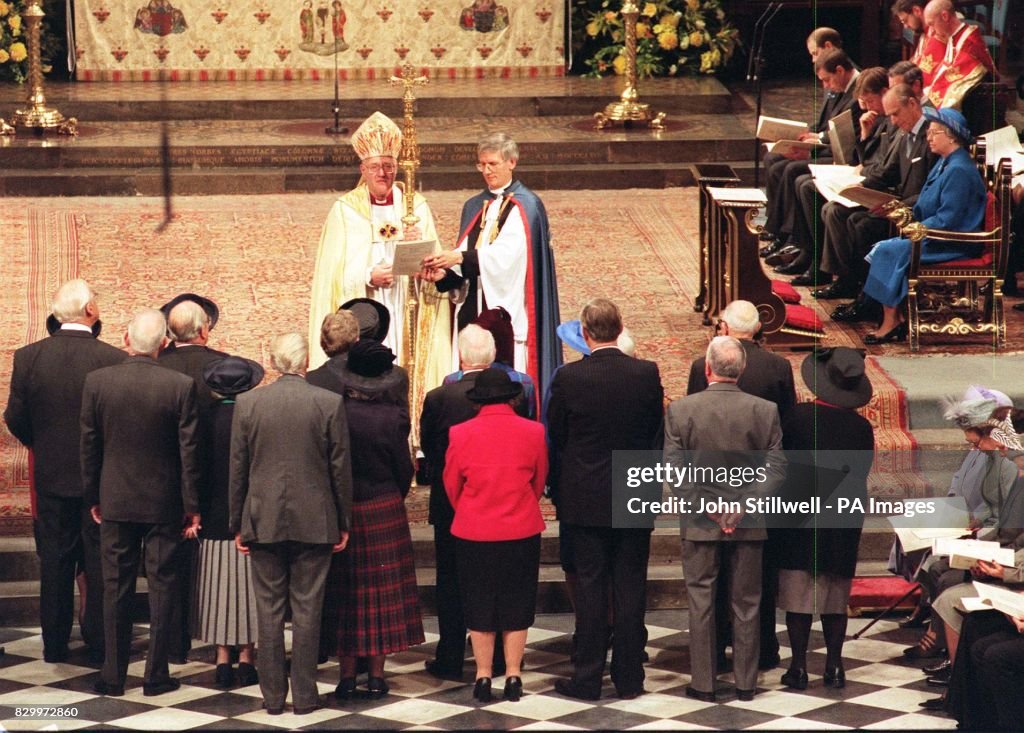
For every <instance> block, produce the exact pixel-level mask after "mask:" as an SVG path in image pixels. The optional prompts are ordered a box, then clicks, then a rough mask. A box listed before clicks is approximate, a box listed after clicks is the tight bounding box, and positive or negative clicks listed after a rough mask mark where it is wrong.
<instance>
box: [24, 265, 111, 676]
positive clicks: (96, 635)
mask: <svg viewBox="0 0 1024 733" xmlns="http://www.w3.org/2000/svg"><path fill="white" fill-rule="evenodd" d="M52 310H53V318H54V319H55V320H56V322H57V323H58V330H56V331H54V333H53V335H52V336H50V337H49V338H45V339H43V340H42V341H36V342H35V343H33V344H29V345H28V346H24V347H22V348H20V349H18V350H17V351H16V352H14V370H13V372H12V374H11V395H10V398H9V399H8V401H7V409H6V410H5V411H4V420H5V421H6V423H7V427H8V428H10V431H11V434H13V435H14V437H16V438H17V439H18V440H20V441H21V442H22V443H23V444H24V445H25V447H26V448H28V449H29V450H31V451H32V452H33V456H34V465H33V476H32V479H33V484H34V487H35V492H36V519H35V521H34V522H33V529H34V534H35V538H36V553H37V554H38V555H39V564H40V577H39V624H40V626H42V629H43V658H44V659H45V660H46V661H47V662H63V661H64V660H66V659H67V657H68V638H69V637H70V635H71V623H72V619H73V618H74V606H75V573H76V571H77V570H78V569H79V564H81V566H82V567H83V568H84V570H85V589H86V595H85V597H84V598H82V599H81V601H80V602H81V603H82V604H83V605H84V606H85V614H84V617H83V619H82V623H81V631H82V638H83V639H84V640H85V643H86V645H87V646H88V647H89V657H90V659H91V660H92V661H93V662H99V661H101V660H102V659H103V573H102V571H101V570H100V530H99V527H98V526H96V524H95V522H93V521H92V518H91V517H90V516H89V506H88V505H86V504H84V503H83V501H82V468H81V460H80V457H79V441H80V439H81V430H80V428H79V417H80V415H81V413H82V385H84V384H85V376H86V375H87V374H88V373H89V372H91V371H93V370H95V369H100V368H102V367H106V366H112V365H113V364H117V363H119V362H121V361H124V359H125V358H126V357H127V356H128V355H127V354H126V353H125V352H123V351H121V350H120V349H116V348H114V347H113V346H111V345H109V344H106V343H103V342H102V341H98V340H97V339H96V338H95V337H94V336H93V333H92V327H93V326H94V325H95V324H97V323H99V317H100V311H99V306H98V305H97V304H96V295H95V293H94V292H93V291H92V289H91V288H90V287H89V285H88V283H86V282H85V280H70V281H68V282H66V283H64V284H63V285H62V286H61V287H60V289H59V290H58V291H57V294H56V296H54V299H53V309H52Z"/></svg>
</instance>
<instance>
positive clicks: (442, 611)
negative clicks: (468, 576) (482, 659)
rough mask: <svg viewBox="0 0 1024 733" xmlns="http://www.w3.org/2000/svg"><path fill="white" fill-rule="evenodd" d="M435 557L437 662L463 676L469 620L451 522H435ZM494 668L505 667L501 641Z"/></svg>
mask: <svg viewBox="0 0 1024 733" xmlns="http://www.w3.org/2000/svg"><path fill="white" fill-rule="evenodd" d="M433 526H434V557H435V560H436V564H437V582H436V600H437V631H438V634H439V636H440V638H439V639H438V640H437V649H436V650H435V652H434V658H435V659H436V660H437V664H438V666H439V667H440V668H441V670H442V671H444V672H446V673H450V674H454V675H459V674H462V667H463V664H464V662H465V660H466V620H465V617H464V615H463V612H462V591H461V590H460V586H459V573H458V565H457V563H456V559H455V544H456V541H455V538H454V537H452V523H451V520H450V519H449V520H447V521H445V520H441V521H435V522H434V525H433ZM492 665H493V666H494V667H496V668H498V669H501V668H502V667H503V666H504V665H505V649H504V647H503V646H502V644H501V642H500V640H499V641H498V642H497V643H495V645H494V658H493V661H492Z"/></svg>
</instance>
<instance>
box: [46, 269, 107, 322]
mask: <svg viewBox="0 0 1024 733" xmlns="http://www.w3.org/2000/svg"><path fill="white" fill-rule="evenodd" d="M95 297H96V293H95V292H94V291H93V289H92V288H91V287H89V283H87V282H86V281H85V280H82V279H81V278H78V279H76V280H68V281H67V282H66V283H64V284H63V285H61V286H60V288H58V289H57V293H56V295H54V296H53V303H52V304H51V305H50V310H51V311H52V312H53V317H54V318H56V319H57V320H58V321H60V322H61V323H70V322H71V321H77V320H78V319H79V318H85V307H86V306H87V305H89V303H90V302H92V300H93V299H94V298H95Z"/></svg>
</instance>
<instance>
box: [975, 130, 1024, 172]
mask: <svg viewBox="0 0 1024 733" xmlns="http://www.w3.org/2000/svg"><path fill="white" fill-rule="evenodd" d="M980 137H981V139H982V140H984V141H985V165H996V164H997V163H998V162H999V161H1000V160H1002V159H1003V158H1013V156H1014V154H1015V153H1024V148H1021V145H1020V138H1019V137H1018V136H1017V129H1016V128H1015V127H1014V126H1013V125H1007V126H1006V127H1000V128H999V129H998V130H993V131H992V132H986V133H985V134H984V135H981V136H980ZM1016 171H1017V168H1016V167H1014V172H1016Z"/></svg>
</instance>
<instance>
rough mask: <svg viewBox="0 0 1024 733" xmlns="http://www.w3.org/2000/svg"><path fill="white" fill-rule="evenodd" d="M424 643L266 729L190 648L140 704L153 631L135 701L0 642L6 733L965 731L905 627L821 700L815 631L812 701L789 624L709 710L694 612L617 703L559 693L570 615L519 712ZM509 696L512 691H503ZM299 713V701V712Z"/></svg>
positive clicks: (853, 625)
mask: <svg viewBox="0 0 1024 733" xmlns="http://www.w3.org/2000/svg"><path fill="white" fill-rule="evenodd" d="M868 620H869V619H851V621H850V629H849V633H850V634H853V633H856V632H857V631H858V630H859V629H861V628H863V627H864V626H865V625H866V624H867V623H868ZM427 626H428V629H429V631H428V633H427V642H426V643H425V644H423V645H421V646H419V647H416V648H415V649H412V650H409V651H408V652H406V653H403V654H398V655H394V656H392V657H389V659H388V663H387V668H386V675H387V678H388V682H389V684H390V686H391V694H390V695H388V696H386V697H384V698H383V699H380V700H374V701H370V700H353V701H349V702H346V703H344V704H339V703H337V702H335V701H334V699H333V696H332V695H331V694H330V693H331V692H333V690H334V686H335V684H337V677H338V670H337V664H336V663H334V662H333V661H332V662H330V663H327V664H324V665H321V667H320V677H319V684H320V690H321V692H322V693H323V695H324V697H323V701H324V703H325V707H324V708H323V709H321V710H318V711H316V712H314V713H311V714H308V715H304V716H295V715H293V714H292V713H291V712H290V707H289V708H288V709H287V710H288V712H286V713H285V714H284V715H280V716H274V717H272V716H269V715H267V713H266V712H265V711H263V710H262V709H261V702H262V699H261V697H260V692H259V687H258V686H252V687H246V688H236V689H233V690H229V691H223V690H220V689H218V688H216V687H215V686H214V665H213V659H214V657H213V647H209V646H205V647H197V648H194V649H193V650H192V652H191V654H190V655H189V661H188V663H187V664H185V665H181V666H172V667H171V671H172V675H173V676H174V677H176V678H178V679H180V680H181V682H182V686H181V689H179V690H178V691H176V692H173V693H169V694H166V695H161V696H159V697H149V698H147V697H144V696H143V695H142V677H141V676H142V673H143V668H144V664H145V662H144V650H145V645H146V633H147V629H146V627H145V626H143V625H139V626H137V627H136V638H135V642H134V644H133V649H134V651H135V654H134V655H133V658H132V664H131V666H130V667H129V668H128V675H129V677H128V685H127V688H128V689H127V692H126V694H125V696H124V697H121V698H104V697H99V696H97V695H95V694H94V693H93V691H92V686H93V682H94V681H95V680H96V679H97V669H96V668H95V667H94V666H90V665H89V664H88V663H87V661H86V659H85V656H84V653H83V652H82V651H81V649H80V643H79V644H74V645H73V646H74V647H76V648H75V649H74V650H73V652H72V657H71V659H70V660H69V661H68V663H66V664H47V663H45V662H44V661H42V656H43V650H42V641H41V637H40V636H39V630H38V629H37V628H36V629H32V628H5V629H0V644H3V645H4V646H5V647H6V654H5V656H3V657H0V729H6V730H44V729H45V730H78V729H89V728H112V729H131V730H176V731H180V730H190V729H208V730H226V729H232V730H237V729H245V730H282V729H300V728H302V729H309V730H335V729H354V730H366V729H380V730H463V729H481V730H482V729H488V730H495V729H502V730H573V729H578V730H586V729H602V730H609V729H615V730H697V729H719V730H739V729H747V730H758V729H778V730H808V729H817V730H831V729H844V728H845V729H851V728H865V729H885V730H892V729H904V730H922V729H936V730H937V729H948V728H955V727H956V723H955V721H953V720H951V719H950V718H948V717H945V716H944V715H941V714H938V713H929V712H926V711H924V710H923V709H922V708H920V707H919V706H918V703H919V702H920V701H922V700H925V699H928V698H930V697H934V696H935V690H934V688H929V687H927V686H926V685H925V678H924V675H923V674H922V673H921V671H920V669H919V668H918V666H916V665H914V664H912V663H910V662H908V661H904V658H903V656H902V654H901V650H902V648H903V647H904V646H906V645H908V644H911V643H913V642H914V641H915V640H916V636H917V634H916V633H915V632H910V631H905V630H902V629H900V628H899V627H898V626H897V625H896V622H895V620H884V621H881V622H879V623H878V624H876V625H875V626H874V627H873V628H872V629H871V630H870V631H869V632H868V633H867V634H866V635H865V636H864V637H863V638H861V639H860V640H858V641H847V643H846V647H845V651H844V656H845V664H846V676H847V685H846V688H845V689H842V690H824V689H822V686H821V672H822V670H823V668H824V661H825V658H824V641H823V638H822V636H821V633H820V627H817V626H816V627H815V631H814V634H813V636H812V644H811V650H812V652H811V653H810V654H809V660H808V663H809V667H810V671H811V684H810V687H809V688H808V689H807V690H806V691H804V692H794V691H787V690H784V689H783V687H782V685H781V683H780V682H779V677H780V676H781V674H782V672H783V671H784V667H785V665H786V657H787V656H788V651H789V650H788V648H786V647H785V644H786V634H785V627H784V626H783V625H781V624H780V626H779V630H780V640H781V641H782V643H783V649H782V657H783V667H780V668H779V669H776V670H771V671H769V672H762V673H761V676H760V680H759V683H758V695H757V697H756V698H755V699H754V700H753V701H752V702H740V701H738V700H737V699H736V697H735V695H734V694H732V688H731V683H730V675H729V674H728V673H725V674H723V675H722V686H723V687H724V690H725V694H722V690H721V689H720V692H719V700H720V701H719V702H717V703H704V702H700V701H697V700H692V699H690V698H688V697H686V696H685V688H686V684H687V683H688V682H689V679H690V678H689V674H688V673H687V670H688V669H689V658H688V632H687V630H686V629H687V617H686V613H685V611H657V612H651V613H649V614H648V615H647V628H648V631H649V637H650V638H649V641H648V647H647V651H648V654H649V655H650V662H649V663H648V664H647V667H646V669H647V680H646V683H645V687H646V690H647V694H645V695H642V696H640V697H638V698H636V699H635V700H620V699H618V698H617V697H615V696H614V688H613V687H612V686H611V685H610V683H608V681H607V678H606V686H605V689H604V693H603V697H602V698H601V700H599V701H596V702H592V703H591V702H583V701H579V700H571V699H568V698H564V697H561V696H560V695H558V694H557V693H555V692H554V689H553V687H554V681H555V679H557V678H558V677H563V676H568V675H569V674H570V672H571V665H570V664H569V660H568V653H569V645H570V634H571V631H572V618H571V616H569V615H545V616H539V617H538V618H537V622H536V624H535V626H534V627H533V628H532V629H530V634H529V640H528V646H527V650H526V659H525V668H524V673H523V688H524V691H525V695H524V696H523V699H522V700H521V701H519V702H516V703H512V702H505V701H502V700H501V699H500V696H499V697H498V698H496V699H495V701H494V702H492V703H490V704H487V705H481V704H478V703H477V702H476V701H475V700H474V699H473V696H472V663H471V662H469V663H467V665H466V679H465V681H464V682H462V683H459V682H445V681H440V680H436V679H434V678H433V677H431V676H430V675H428V674H427V673H426V672H425V671H424V670H423V662H424V660H426V659H429V658H431V652H432V648H433V644H434V642H436V639H437V636H436V633H431V632H433V631H435V630H436V626H435V624H434V619H432V618H431V619H427ZM496 685H497V688H498V689H499V691H500V689H501V686H502V681H501V680H500V679H499V680H497V681H496ZM289 702H290V700H289ZM25 706H70V707H71V708H73V709H74V713H75V716H74V717H73V718H72V719H68V720H63V721H57V720H53V719H50V720H38V719H35V720H28V719H24V718H18V717H16V716H15V708H17V707H25Z"/></svg>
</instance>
